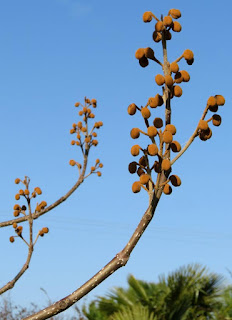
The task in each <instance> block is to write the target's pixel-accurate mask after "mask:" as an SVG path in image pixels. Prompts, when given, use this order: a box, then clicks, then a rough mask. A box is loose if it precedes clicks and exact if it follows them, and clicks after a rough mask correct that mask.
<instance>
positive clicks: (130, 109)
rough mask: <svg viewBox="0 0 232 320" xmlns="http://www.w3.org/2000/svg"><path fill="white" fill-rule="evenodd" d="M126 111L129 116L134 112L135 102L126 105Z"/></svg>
mask: <svg viewBox="0 0 232 320" xmlns="http://www.w3.org/2000/svg"><path fill="white" fill-rule="evenodd" d="M127 112H128V113H129V115H130V116H133V115H134V114H135V113H136V104H134V103H132V104H130V105H129V106H128V108H127Z"/></svg>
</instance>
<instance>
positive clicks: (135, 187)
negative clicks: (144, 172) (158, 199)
mask: <svg viewBox="0 0 232 320" xmlns="http://www.w3.org/2000/svg"><path fill="white" fill-rule="evenodd" d="M140 190H141V184H140V182H139V181H135V182H134V183H133V184H132V191H133V192H134V193H138V192H139V191H140Z"/></svg>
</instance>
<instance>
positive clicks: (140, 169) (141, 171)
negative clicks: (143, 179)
mask: <svg viewBox="0 0 232 320" xmlns="http://www.w3.org/2000/svg"><path fill="white" fill-rule="evenodd" d="M144 173H145V172H144V170H143V169H142V168H141V167H139V168H138V170H137V175H138V176H139V177H140V176H141V174H144Z"/></svg>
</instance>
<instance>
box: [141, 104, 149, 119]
mask: <svg viewBox="0 0 232 320" xmlns="http://www.w3.org/2000/svg"><path fill="white" fill-rule="evenodd" d="M141 114H142V116H143V118H144V119H149V118H150V116H151V112H150V110H149V109H148V108H147V107H144V108H142V109H141Z"/></svg>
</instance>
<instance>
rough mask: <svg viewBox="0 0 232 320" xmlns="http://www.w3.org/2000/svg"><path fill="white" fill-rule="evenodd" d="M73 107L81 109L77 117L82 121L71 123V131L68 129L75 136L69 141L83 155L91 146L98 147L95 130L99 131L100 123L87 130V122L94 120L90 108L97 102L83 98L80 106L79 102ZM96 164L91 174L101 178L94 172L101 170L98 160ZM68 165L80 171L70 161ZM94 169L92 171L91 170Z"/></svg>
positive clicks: (79, 167)
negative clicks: (79, 149)
mask: <svg viewBox="0 0 232 320" xmlns="http://www.w3.org/2000/svg"><path fill="white" fill-rule="evenodd" d="M75 107H81V108H82V109H81V110H80V111H79V116H80V117H82V116H83V118H82V121H78V122H77V123H73V125H72V129H70V134H75V135H76V139H75V140H72V141H71V145H73V146H74V145H76V146H78V147H80V148H81V150H82V153H83V154H85V152H86V151H87V152H88V150H89V149H90V147H91V146H94V147H96V146H97V145H98V140H97V139H96V138H97V132H96V130H97V129H100V127H102V126H103V122H102V121H98V122H95V123H94V124H93V126H92V128H91V129H89V120H90V119H93V118H95V114H94V113H93V110H92V109H91V107H92V108H96V107H97V100H96V99H92V100H90V99H88V98H86V97H85V99H84V104H81V103H80V102H76V103H75ZM96 161H98V162H96V164H95V166H94V167H91V172H94V173H97V175H98V176H101V172H100V171H98V172H96V169H97V168H102V166H103V165H102V163H100V161H99V159H97V160H96ZM69 164H70V165H71V166H77V168H78V169H79V170H81V168H82V165H81V164H80V163H79V162H77V161H75V160H73V159H72V160H70V161H69ZM93 168H94V169H93Z"/></svg>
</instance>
